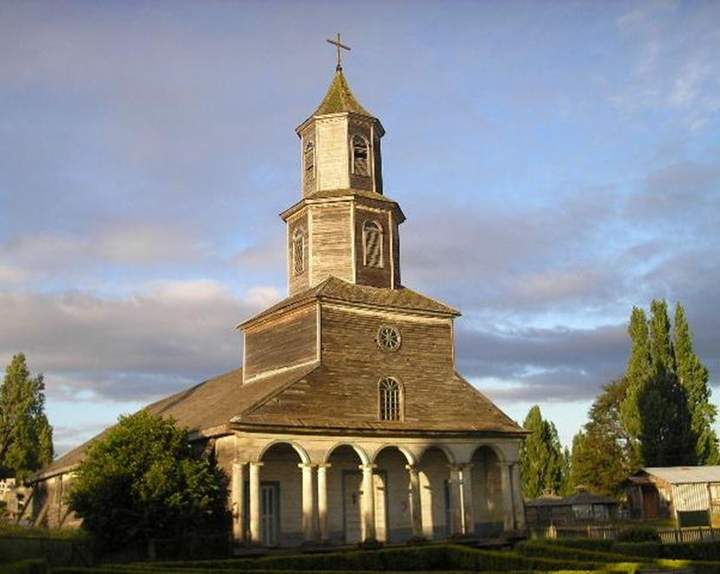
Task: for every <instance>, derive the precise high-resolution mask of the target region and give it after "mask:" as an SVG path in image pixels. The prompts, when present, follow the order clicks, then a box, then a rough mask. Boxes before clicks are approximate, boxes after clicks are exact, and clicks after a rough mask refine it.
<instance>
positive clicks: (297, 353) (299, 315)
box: [245, 305, 317, 382]
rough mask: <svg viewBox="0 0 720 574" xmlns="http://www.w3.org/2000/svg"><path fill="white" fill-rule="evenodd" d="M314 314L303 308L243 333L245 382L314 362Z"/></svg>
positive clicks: (315, 315)
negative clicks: (279, 370)
mask: <svg viewBox="0 0 720 574" xmlns="http://www.w3.org/2000/svg"><path fill="white" fill-rule="evenodd" d="M316 321H317V311H316V306H315V305H306V306H304V307H302V308H300V309H295V310H292V311H289V312H288V313H285V314H283V315H282V316H280V317H277V318H275V319H274V320H271V321H267V322H265V323H262V324H260V325H258V326H257V327H254V328H253V329H249V330H248V331H247V332H246V333H245V382H248V381H251V380H252V379H253V378H254V377H257V376H258V375H262V374H264V373H268V372H271V371H274V370H276V369H282V368H288V367H292V366H294V365H300V364H303V363H307V362H310V361H313V360H315V358H316V356H317V344H316V336H317V323H316Z"/></svg>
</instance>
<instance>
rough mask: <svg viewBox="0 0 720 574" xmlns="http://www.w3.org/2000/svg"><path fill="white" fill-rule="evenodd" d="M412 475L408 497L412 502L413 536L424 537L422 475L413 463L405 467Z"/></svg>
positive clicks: (411, 520)
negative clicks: (421, 492) (420, 475)
mask: <svg viewBox="0 0 720 574" xmlns="http://www.w3.org/2000/svg"><path fill="white" fill-rule="evenodd" d="M405 468H406V469H407V471H408V475H409V477H410V484H409V487H408V497H409V504H410V522H411V524H412V532H413V538H422V537H423V525H422V506H421V500H420V477H419V476H418V469H417V468H416V467H414V466H412V465H407V466H406V467H405Z"/></svg>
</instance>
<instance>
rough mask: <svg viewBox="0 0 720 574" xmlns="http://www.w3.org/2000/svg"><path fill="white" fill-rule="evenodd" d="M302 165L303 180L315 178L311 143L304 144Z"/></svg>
mask: <svg viewBox="0 0 720 574" xmlns="http://www.w3.org/2000/svg"><path fill="white" fill-rule="evenodd" d="M303 163H304V164H305V179H306V180H308V179H313V178H314V177H315V144H314V143H313V142H307V143H306V144H305V153H304V156H303Z"/></svg>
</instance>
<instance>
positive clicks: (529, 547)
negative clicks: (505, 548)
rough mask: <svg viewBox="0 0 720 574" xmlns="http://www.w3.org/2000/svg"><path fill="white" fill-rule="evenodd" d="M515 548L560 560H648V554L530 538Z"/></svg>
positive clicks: (520, 551)
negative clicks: (605, 549) (597, 548)
mask: <svg viewBox="0 0 720 574" xmlns="http://www.w3.org/2000/svg"><path fill="white" fill-rule="evenodd" d="M515 550H516V551H518V552H519V553H520V554H523V555H525V556H539V557H545V558H557V559H559V560H592V561H593V562H608V563H614V562H627V561H628V560H629V559H632V560H633V561H634V562H647V561H648V559H647V557H646V556H627V555H625V554H620V553H614V552H600V551H598V550H585V549H584V548H571V547H566V546H560V545H558V544H552V543H548V542H545V541H541V540H528V541H525V542H521V543H519V544H517V545H516V546H515Z"/></svg>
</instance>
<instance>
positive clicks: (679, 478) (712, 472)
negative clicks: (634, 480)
mask: <svg viewBox="0 0 720 574" xmlns="http://www.w3.org/2000/svg"><path fill="white" fill-rule="evenodd" d="M642 471H643V472H645V473H647V474H651V475H653V476H656V477H658V478H661V479H662V480H664V481H665V482H669V483H671V484H689V483H695V482H720V466H664V467H661V466H649V467H645V468H643V469H642Z"/></svg>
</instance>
